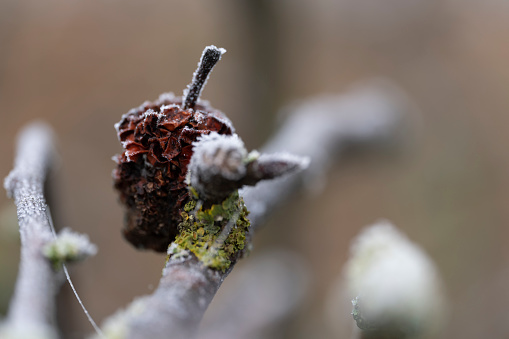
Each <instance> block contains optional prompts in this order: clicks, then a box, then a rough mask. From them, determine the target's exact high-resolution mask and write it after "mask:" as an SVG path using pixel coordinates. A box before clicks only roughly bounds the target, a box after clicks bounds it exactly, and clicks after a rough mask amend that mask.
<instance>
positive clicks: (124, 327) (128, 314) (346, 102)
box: [103, 84, 407, 338]
mask: <svg viewBox="0 0 509 339" xmlns="http://www.w3.org/2000/svg"><path fill="white" fill-rule="evenodd" d="M406 108H407V107H406V106H405V101H404V100H403V99H402V97H400V96H399V94H397V91H395V90H394V89H393V88H392V87H390V86H387V85H386V84H385V85H380V84H376V85H370V86H367V87H361V88H359V89H356V90H352V91H351V92H350V93H347V94H345V95H343V96H340V97H323V98H317V99H314V100H310V101H306V102H304V103H302V104H301V105H299V106H297V107H296V108H295V111H294V114H292V115H291V116H290V117H289V118H288V120H287V122H286V123H285V125H284V126H283V127H282V128H281V130H280V131H279V132H278V133H277V134H276V136H275V137H274V138H273V139H272V140H271V141H270V142H269V143H268V144H267V146H266V147H265V148H264V151H267V152H278V151H288V152H292V153H295V154H297V155H300V156H308V157H310V158H311V160H312V162H311V166H310V168H309V169H308V170H306V171H303V172H300V173H294V174H291V175H286V176H284V177H282V178H279V179H274V180H271V181H265V182H260V183H258V184H257V186H255V187H249V188H245V189H244V190H243V193H242V195H243V196H244V199H245V201H246V204H247V206H248V208H249V209H250V210H251V215H250V219H251V222H252V227H253V229H256V228H257V227H258V226H259V225H260V224H261V223H262V222H263V221H264V220H265V218H266V217H267V216H268V214H270V213H271V212H272V211H273V210H274V208H275V206H277V205H278V204H279V203H281V202H283V201H285V200H286V198H287V197H288V196H289V195H290V194H291V193H292V192H294V191H295V190H296V189H297V188H298V187H299V186H300V185H299V184H300V182H301V181H302V179H306V180H307V181H309V179H312V178H315V179H316V177H317V176H320V175H321V174H323V173H325V172H326V170H327V168H328V166H329V164H330V163H331V161H332V160H333V159H334V158H335V156H336V155H337V154H338V150H341V149H343V148H344V146H345V145H346V144H348V143H352V142H355V143H368V144H369V143H379V142H381V140H384V138H387V137H390V136H392V135H393V134H394V132H395V128H396V126H398V123H399V122H400V113H401V112H402V109H406ZM216 151H217V150H216ZM221 153H225V154H227V153H229V152H227V151H226V150H225V152H214V153H213V154H216V155H217V154H221ZM230 153H231V152H230ZM193 158H194V155H193ZM211 163H212V164H213V163H215V162H214V161H212V162H211ZM219 163H220V164H231V162H229V161H227V162H219ZM241 163H242V162H238V166H241V165H240V164H241ZM234 172H235V171H234ZM218 173H221V172H218ZM225 173H229V172H228V171H227V172H225ZM206 203H207V202H205V204H206ZM234 265H235V262H232V264H231V266H230V267H229V268H228V269H227V270H225V271H224V272H221V271H217V270H214V269H211V268H209V267H207V266H205V265H204V264H203V263H201V262H200V261H199V260H197V259H196V257H194V255H192V254H188V255H178V256H175V255H174V256H170V258H169V259H168V261H167V263H166V265H165V268H164V269H163V276H162V278H161V280H160V284H159V286H158V288H157V289H156V291H155V292H154V293H153V294H152V295H150V296H146V297H143V298H140V299H138V300H136V301H135V302H133V303H132V304H131V305H130V306H129V307H128V308H127V309H126V310H125V311H122V312H119V313H118V314H117V315H115V316H113V317H112V318H110V319H109V320H108V321H107V322H106V324H105V326H104V328H103V329H104V331H105V334H106V335H109V334H111V335H115V334H116V335H121V336H122V337H127V338H165V337H168V335H169V334H171V337H172V338H190V337H192V336H193V335H194V334H195V332H196V330H197V328H198V324H199V322H200V320H201V319H202V316H203V314H204V312H205V310H206V309H207V307H208V305H209V303H210V301H211V300H212V298H213V297H214V295H215V293H216V292H217V290H218V289H219V287H220V286H221V283H222V282H223V280H224V278H225V277H226V276H227V275H228V274H229V272H230V271H231V270H232V269H233V267H234Z"/></svg>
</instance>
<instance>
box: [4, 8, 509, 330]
mask: <svg viewBox="0 0 509 339" xmlns="http://www.w3.org/2000/svg"><path fill="white" fill-rule="evenodd" d="M209 44H215V45H217V46H220V47H224V48H226V49H227V50H228V53H227V54H226V55H225V56H224V58H223V60H222V61H221V62H220V63H219V65H218V66H217V67H216V69H215V71H214V73H213V76H212V78H211V79H210V81H209V83H208V86H207V87H206V89H205V91H204V93H203V96H202V97H203V98H204V99H208V100H210V101H211V102H212V105H213V106H215V107H217V108H220V109H221V110H223V111H224V112H226V113H227V114H228V115H229V116H230V118H231V119H232V120H233V122H234V124H235V125H236V128H237V132H238V133H239V135H240V136H241V137H242V138H243V139H244V140H245V142H246V144H247V146H248V148H256V147H259V146H261V145H262V144H263V141H264V140H266V138H267V137H268V136H269V135H270V133H272V132H273V131H274V130H275V128H276V127H275V126H276V121H277V119H276V112H277V109H278V108H280V107H282V106H283V105H284V104H287V103H290V102H291V101H293V100H296V99H302V98H306V97H310V96H313V95H316V94H319V93H324V92H326V93H340V92H341V91H343V90H345V89H346V88H348V86H349V85H351V84H352V83H354V82H356V81H358V80H363V79H366V78H369V77H372V76H385V77H388V78H390V79H392V80H393V81H395V82H396V83H397V84H398V85H399V86H401V87H402V88H403V89H404V90H405V91H406V92H407V93H408V95H409V96H410V97H411V98H412V100H413V101H414V102H415V103H416V106H417V107H418V108H419V110H420V113H421V115H422V117H421V120H422V121H421V122H422V126H420V128H417V129H415V134H416V135H415V137H414V138H413V139H412V142H411V144H410V145H408V146H407V147H403V148H402V150H401V151H400V152H399V153H398V154H397V155H395V154H373V153H369V154H362V155H359V154H351V155H349V156H347V157H344V158H343V159H342V161H341V162H340V163H338V165H337V166H336V167H335V168H334V171H333V172H332V173H331V174H330V176H329V178H328V184H327V186H326V188H325V190H324V191H323V192H321V193H320V194H318V195H312V196H310V195H309V194H301V195H299V196H296V197H295V199H294V200H292V201H291V202H290V203H289V204H288V206H286V207H285V208H283V209H282V210H281V211H280V212H278V214H277V215H276V216H275V218H273V219H272V220H271V221H270V223H269V225H267V227H266V228H265V229H263V230H262V232H261V233H260V234H259V236H258V238H257V239H255V251H254V253H253V257H255V256H256V253H257V252H260V253H261V252H263V250H264V249H266V248H278V247H281V248H288V249H292V250H294V251H296V252H298V253H300V254H301V255H302V257H303V258H304V259H303V260H304V261H305V262H307V264H308V265H309V269H310V272H311V273H312V277H311V278H312V282H311V288H310V290H309V293H308V297H307V298H306V300H305V304H304V305H302V307H301V308H300V309H299V310H297V311H296V313H295V314H294V315H293V320H292V321H289V322H288V323H286V324H285V326H286V327H285V329H284V333H285V335H284V336H287V337H293V338H311V337H313V338H334V337H338V336H340V337H345V338H346V337H347V335H348V333H349V332H350V328H345V332H344V334H338V333H337V332H333V331H332V330H331V329H330V328H329V327H328V326H327V323H326V321H325V320H324V319H325V317H324V309H325V307H324V304H325V299H326V297H327V291H328V290H329V289H330V288H331V286H332V284H334V282H335V279H336V277H337V276H338V275H339V274H340V273H341V269H342V265H343V263H344V261H345V260H346V257H347V254H348V244H349V241H350V240H351V238H352V237H353V236H354V235H355V234H356V233H357V232H358V231H359V230H360V229H361V228H362V227H363V226H365V225H367V224H370V223H372V222H373V221H375V220H377V219H378V218H380V217H384V218H388V219H390V220H392V221H393V222H394V223H395V224H396V225H397V226H399V227H400V228H401V229H402V230H403V231H404V232H405V233H407V234H408V235H409V237H410V238H411V239H413V240H414V241H416V242H418V243H419V244H420V245H422V246H423V247H424V248H425V249H426V251H427V252H428V253H429V254H430V255H431V257H432V258H433V259H434V260H435V261H436V263H437V265H438V267H439V269H440V271H441V273H442V275H443V278H444V281H445V284H446V288H447V292H448V296H449V298H450V301H451V304H452V307H453V311H452V312H451V318H450V320H449V321H448V325H447V330H446V333H445V334H444V336H443V337H444V338H464V339H468V338H507V337H509V322H508V321H507V320H509V319H508V317H509V287H508V286H509V263H508V259H509V247H508V246H507V240H506V239H507V237H508V236H509V231H508V227H507V226H508V225H509V209H508V208H507V206H506V205H507V203H508V201H509V151H508V150H507V146H506V145H507V144H509V133H508V131H507V126H508V125H509V115H508V114H507V112H509V2H507V1H504V0H486V1H482V2H481V1H475V0H463V1H460V0H444V1H440V0H384V1H380V0H280V1H269V0H260V1H257V0H239V1H233V0H230V1H228V0H199V1H176V0H173V1H156V0H148V1H134V0H124V1H119V0H100V1H82V0H72V1H58V0H46V1H37V0H25V1H17V0H0V117H1V120H0V121H1V123H0V140H1V142H0V154H1V158H2V162H1V163H0V176H2V177H4V176H5V175H7V173H8V172H9V170H10V168H11V166H12V160H13V152H14V140H15V135H16V132H17V131H18V130H19V129H20V128H21V127H22V126H23V125H24V124H25V123H27V122H28V121H31V120H33V119H43V120H45V121H47V122H48V123H49V124H51V125H52V126H53V127H54V129H55V132H56V135H57V137H58V141H59V143H58V147H59V152H60V155H61V159H60V166H59V168H58V170H57V171H56V173H55V175H54V177H53V179H54V181H53V184H54V187H55V192H54V193H55V194H54V201H53V207H52V211H53V214H54V216H55V220H56V223H57V226H58V227H63V226H70V227H72V228H73V229H74V230H77V231H80V232H85V233H88V234H89V235H90V237H91V239H92V241H93V242H95V243H96V244H97V245H98V247H99V253H98V255H97V256H96V257H94V258H92V259H90V260H88V261H86V262H85V263H83V264H80V265H77V266H76V267H74V268H73V269H72V271H71V273H72V276H73V279H74V282H75V284H76V286H77V288H78V291H79V292H80V294H81V296H82V298H83V299H84V301H85V304H86V305H88V308H89V311H90V313H91V314H92V315H93V316H94V317H95V318H96V319H97V320H99V321H100V320H101V319H103V318H104V317H105V316H107V315H109V314H111V313H112V312H114V311H115V310H116V309H118V308H119V307H122V306H125V305H126V304H127V303H128V302H129V301H130V300H131V299H132V298H133V297H135V296H138V295H142V294H146V293H149V292H150V291H151V290H152V289H153V288H154V287H155V286H156V284H157V281H158V278H159V276H160V271H161V268H162V264H163V261H164V256H161V255H156V254H153V253H144V252H138V251H136V250H134V249H133V248H132V247H131V246H130V245H129V244H128V243H127V242H125V241H124V240H123V239H122V237H121V235H120V229H121V226H122V210H121V208H120V206H119V204H118V203H117V200H116V199H117V197H116V194H115V192H113V190H112V184H111V176H110V173H111V171H112V169H113V167H114V163H113V162H112V161H111V156H112V155H114V154H115V153H117V152H119V150H120V145H119V143H118V141H117V138H116V135H115V131H114V129H113V124H114V123H115V122H116V121H118V120H119V118H120V116H121V114H123V113H125V112H126V111H127V110H129V108H131V107H134V106H137V105H139V104H141V103H142V102H143V101H145V100H152V99H155V98H157V96H158V95H159V94H160V93H162V92H165V91H174V92H176V93H177V94H180V93H181V91H182V89H183V88H184V87H185V86H186V85H187V84H188V83H189V81H190V79H191V75H192V72H193V71H194V69H195V67H196V63H197V61H198V59H199V56H200V53H201V51H202V49H203V47H204V46H206V45H209ZM417 131H418V132H419V133H417ZM296 211H299V212H298V213H295V212H296ZM15 227H16V223H15V209H14V206H13V203H12V201H10V200H8V199H7V198H6V197H5V195H0V232H1V233H0V272H1V273H0V310H1V313H2V314H5V311H6V308H7V304H8V300H9V297H10V294H11V293H12V289H13V284H14V281H15V277H16V271H17V263H18V256H19V253H18V252H19V249H18V246H19V245H18V242H19V240H18V236H17V233H16V232H17V231H16V228H15ZM248 260H250V259H248ZM234 274H235V272H234V273H233V275H234ZM62 294H63V298H62V300H61V301H60V302H61V305H60V306H61V308H62V309H64V310H65V314H66V316H65V317H63V316H62V317H61V321H62V323H63V327H64V328H65V330H66V337H68V338H82V337H83V336H84V334H85V333H89V332H90V331H91V327H90V326H89V324H87V323H86V320H85V317H84V315H83V314H82V312H81V310H80V309H79V306H78V304H77V302H76V301H75V300H74V299H73V298H72V296H71V295H70V293H69V287H68V286H67V285H64V286H63V288H62ZM348 312H349V310H348V309H346V310H345V314H338V315H337V317H338V319H340V318H341V319H349V314H348ZM348 324H349V326H350V325H351V324H350V323H349V322H348Z"/></svg>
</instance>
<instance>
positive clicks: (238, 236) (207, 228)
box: [169, 192, 250, 271]
mask: <svg viewBox="0 0 509 339" xmlns="http://www.w3.org/2000/svg"><path fill="white" fill-rule="evenodd" d="M248 213H249V212H248V210H247V208H246V206H245V204H244V201H243V199H242V198H241V197H240V196H239V194H238V192H234V193H232V194H231V195H230V196H229V197H228V198H226V199H225V200H224V201H223V202H222V203H221V204H216V205H212V206H211V207H210V208H208V209H206V210H203V209H202V207H200V206H198V207H197V202H196V200H191V201H190V202H188V203H187V204H186V205H185V207H184V211H183V212H182V213H181V216H182V221H181V223H180V224H179V230H180V231H179V234H178V235H177V237H176V238H175V241H174V242H173V244H172V245H170V246H171V247H170V248H172V250H171V251H169V255H170V256H173V255H178V254H179V252H181V251H182V250H187V251H189V252H192V253H193V254H194V255H195V256H196V257H197V258H198V259H199V260H200V261H201V262H203V264H204V265H206V266H208V267H210V268H213V269H216V270H220V271H225V270H226V269H228V267H230V265H231V261H232V260H236V259H237V258H238V254H239V252H240V251H242V250H244V247H245V246H246V233H247V231H248V228H249V226H250V223H249V220H248V219H247V215H248ZM175 245H176V246H175Z"/></svg>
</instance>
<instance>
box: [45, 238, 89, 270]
mask: <svg viewBox="0 0 509 339" xmlns="http://www.w3.org/2000/svg"><path fill="white" fill-rule="evenodd" d="M96 253H97V247H96V246H95V245H94V244H92V243H91V242H90V240H89V239H88V236H87V235H85V234H80V233H76V232H74V231H71V230H70V229H69V228H64V229H63V230H61V231H60V233H59V234H58V236H57V237H56V239H54V240H53V241H50V242H49V243H47V244H46V246H44V248H43V254H44V255H45V256H46V257H47V258H48V259H49V260H50V261H51V262H52V263H53V265H54V267H55V268H58V267H60V265H61V264H63V263H66V262H74V261H80V260H83V259H86V258H87V257H90V256H92V255H95V254H96Z"/></svg>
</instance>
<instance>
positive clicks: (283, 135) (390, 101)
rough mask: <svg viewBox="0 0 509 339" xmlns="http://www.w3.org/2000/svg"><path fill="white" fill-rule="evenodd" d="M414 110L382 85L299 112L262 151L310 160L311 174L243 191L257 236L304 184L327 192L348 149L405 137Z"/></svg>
mask: <svg viewBox="0 0 509 339" xmlns="http://www.w3.org/2000/svg"><path fill="white" fill-rule="evenodd" d="M409 108H410V105H409V102H408V100H407V98H406V97H405V96H404V95H403V93H402V92H401V91H400V90H399V89H397V88H396V87H395V86H393V85H392V84H390V83H389V82H385V81H378V80H377V81H372V82H370V83H367V84H363V85H359V86H357V87H354V88H353V89H351V90H350V91H349V92H347V93H345V94H343V95H340V96H333V95H330V96H322V97H316V98H314V99H311V100H308V101H305V102H303V103H301V104H300V105H299V106H296V107H295V108H294V109H293V110H292V113H291V115H290V117H289V118H288V119H287V121H285V124H284V125H283V126H282V127H281V129H280V130H279V132H278V133H277V134H276V136H275V137H274V138H273V139H272V140H270V141H269V142H268V143H267V144H266V146H265V147H264V148H263V149H262V151H263V152H270V153H273V152H282V151H284V152H288V153H292V154H295V155H299V156H306V157H309V159H310V165H309V168H308V169H307V170H306V171H302V172H299V173H296V174H295V175H291V176H286V177H283V178H278V179H274V180H271V181H270V182H267V181H266V182H260V183H259V184H258V185H256V186H255V187H246V188H244V189H243V190H242V191H241V195H242V196H243V197H244V201H245V202H246V205H247V207H248V208H249V211H250V214H249V219H250V220H251V224H252V225H253V230H256V228H257V227H258V226H259V225H261V224H263V222H264V221H265V219H266V217H267V216H269V215H270V214H271V212H272V211H273V210H274V209H276V208H277V206H278V205H279V204H280V203H281V202H285V201H286V200H287V198H288V197H289V196H291V195H292V193H294V192H295V191H296V190H297V189H298V188H300V187H302V183H304V184H305V186H306V187H307V188H311V189H314V190H316V189H317V188H321V187H323V185H324V182H325V177H326V172H327V170H328V169H329V168H330V166H331V165H332V164H333V163H334V162H336V161H337V159H338V158H339V157H340V155H341V151H343V150H344V149H345V148H346V147H347V146H350V145H365V146H373V145H379V144H386V143H388V142H393V141H394V140H395V139H396V138H397V137H398V136H400V134H401V132H400V130H398V128H400V127H401V126H402V123H403V117H404V113H406V112H408V110H409Z"/></svg>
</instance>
